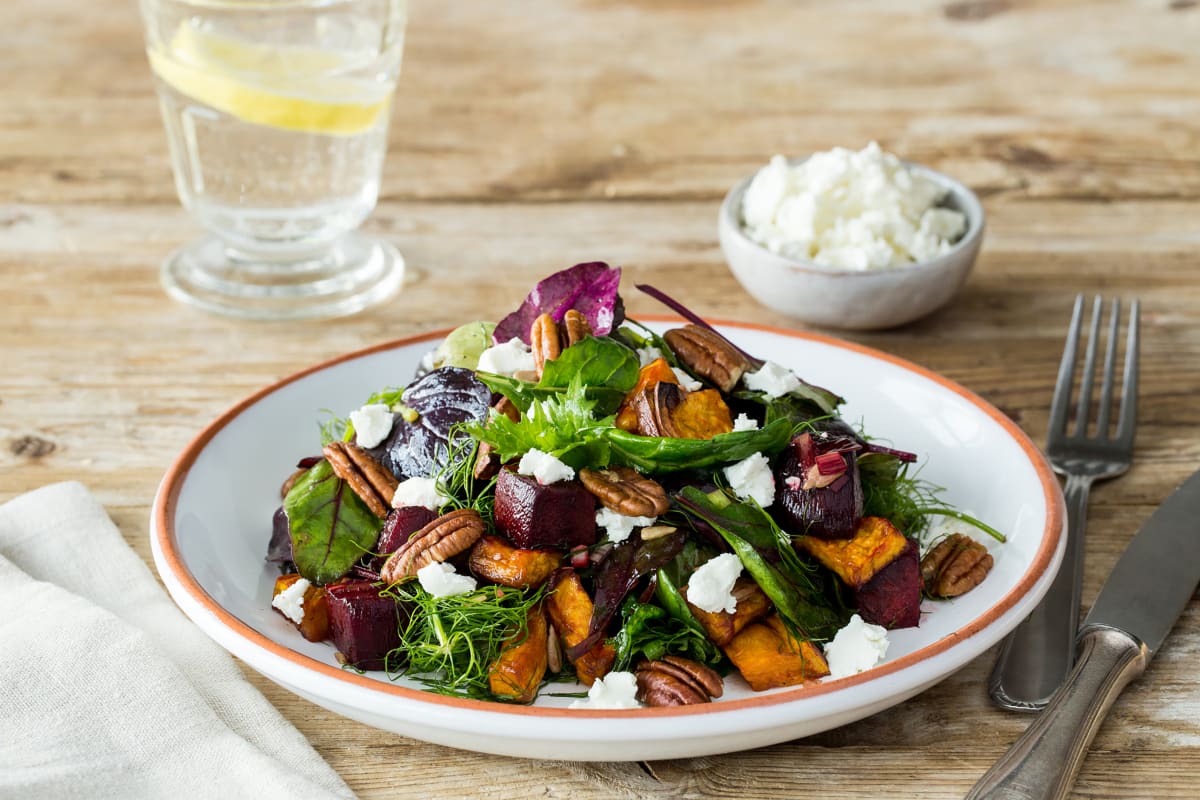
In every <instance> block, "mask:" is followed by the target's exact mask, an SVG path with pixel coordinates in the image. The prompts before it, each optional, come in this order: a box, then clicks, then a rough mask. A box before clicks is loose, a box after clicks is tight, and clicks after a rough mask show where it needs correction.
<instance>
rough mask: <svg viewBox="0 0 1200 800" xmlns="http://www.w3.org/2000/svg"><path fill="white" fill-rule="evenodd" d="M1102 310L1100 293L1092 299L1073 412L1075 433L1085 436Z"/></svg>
mask: <svg viewBox="0 0 1200 800" xmlns="http://www.w3.org/2000/svg"><path fill="white" fill-rule="evenodd" d="M1103 311H1104V306H1103V301H1102V300H1101V299H1100V295H1096V297H1095V299H1094V300H1092V324H1091V326H1090V327H1089V329H1088V343H1087V354H1086V355H1085V356H1084V357H1083V377H1081V378H1080V379H1079V407H1078V409H1077V410H1076V412H1075V435H1076V436H1078V437H1079V438H1081V439H1082V438H1084V437H1085V436H1087V424H1088V417H1089V416H1091V410H1092V384H1093V383H1095V382H1096V340H1097V339H1099V338H1100V314H1101V313H1102V312H1103Z"/></svg>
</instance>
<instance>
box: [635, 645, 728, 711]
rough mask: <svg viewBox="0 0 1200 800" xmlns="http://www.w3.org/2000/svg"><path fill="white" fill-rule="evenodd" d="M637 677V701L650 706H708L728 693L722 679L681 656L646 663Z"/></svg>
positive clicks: (639, 666) (665, 657) (637, 673)
mask: <svg viewBox="0 0 1200 800" xmlns="http://www.w3.org/2000/svg"><path fill="white" fill-rule="evenodd" d="M635 673H636V675H637V686H638V693H637V698H638V699H639V700H641V701H642V702H643V703H645V704H646V705H648V706H690V705H694V704H696V703H708V702H711V701H712V698H714V697H720V696H721V695H722V694H723V693H724V686H723V684H722V682H721V676H720V675H718V674H717V673H716V672H715V671H713V670H712V669H710V668H709V667H706V666H705V665H703V664H698V663H696V662H695V661H692V660H690V659H687V658H680V657H679V656H663V657H662V658H661V659H659V660H657V661H643V662H642V663H641V664H639V665H638V667H637V669H636V670H635Z"/></svg>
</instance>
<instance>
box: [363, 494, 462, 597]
mask: <svg viewBox="0 0 1200 800" xmlns="http://www.w3.org/2000/svg"><path fill="white" fill-rule="evenodd" d="M484 530H485V526H484V523H483V519H482V518H481V517H480V516H479V512H478V511H476V510H475V509H473V508H460V509H458V510H457V511H451V512H450V513H449V514H443V515H442V516H440V517H438V518H437V519H435V520H434V521H433V522H430V523H429V524H428V525H426V526H425V527H424V528H421V530H419V531H417V532H416V533H414V534H412V535H411V536H409V537H408V541H407V542H405V543H404V544H403V545H401V547H400V549H399V550H397V551H396V552H394V553H392V554H391V555H390V556H388V560H387V561H385V562H384V564H383V569H381V570H380V571H379V575H380V577H381V578H383V580H384V581H386V582H387V583H396V582H397V581H401V580H404V579H405V578H412V577H415V576H416V574H417V570H419V569H421V568H422V567H427V566H429V565H430V564H433V563H441V562H443V561H446V560H447V559H450V558H453V557H454V556H456V555H458V554H459V553H462V552H465V551H466V550H468V549H470V548H471V547H472V546H473V545H474V544H475V542H477V541H479V537H481V536H483V532H484Z"/></svg>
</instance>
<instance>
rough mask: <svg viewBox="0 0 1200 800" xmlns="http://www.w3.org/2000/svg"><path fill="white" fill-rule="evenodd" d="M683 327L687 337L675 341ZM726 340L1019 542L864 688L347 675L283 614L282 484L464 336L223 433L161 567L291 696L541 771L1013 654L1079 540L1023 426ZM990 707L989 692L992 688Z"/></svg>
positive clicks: (795, 347)
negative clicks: (277, 520)
mask: <svg viewBox="0 0 1200 800" xmlns="http://www.w3.org/2000/svg"><path fill="white" fill-rule="evenodd" d="M656 327H658V328H659V329H663V328H665V327H668V326H667V325H664V324H661V323H660V324H657V325H656ZM721 327H722V330H723V331H724V332H725V333H726V334H727V335H728V336H729V337H730V338H731V339H732V340H734V341H735V342H737V343H738V344H739V345H740V346H742V347H743V348H745V349H746V350H747V351H749V352H752V353H754V354H755V355H757V356H759V357H761V358H768V359H771V360H773V361H778V362H780V363H783V364H786V365H788V366H790V367H792V368H794V369H795V370H796V371H797V373H798V374H799V375H801V376H802V377H803V378H805V379H806V380H808V381H810V382H813V383H817V384H820V385H823V386H827V387H829V388H831V389H833V390H834V391H836V392H838V393H840V394H841V395H843V396H844V397H845V398H846V405H845V407H844V411H843V415H844V417H845V418H846V419H847V420H848V421H850V422H858V421H860V420H861V421H862V422H863V423H864V424H865V428H866V430H867V431H868V432H869V433H870V434H871V435H873V436H877V437H881V438H886V439H889V440H891V441H892V442H893V443H894V444H895V446H897V447H902V448H904V449H906V450H912V451H916V452H917V453H918V454H919V455H920V456H921V462H922V464H923V465H924V466H923V470H922V472H921V475H922V477H924V478H927V479H929V480H931V481H933V482H934V483H937V484H938V485H940V486H943V487H945V490H946V491H945V497H946V499H948V500H949V501H950V502H952V503H953V504H955V505H956V506H957V507H959V508H961V509H964V510H969V511H970V512H971V513H973V514H975V515H976V516H978V517H979V518H981V519H984V520H987V521H988V522H990V523H991V524H993V525H994V526H995V527H997V528H999V529H1000V530H1002V531H1004V532H1005V533H1006V534H1008V542H1007V544H1003V545H996V544H990V545H989V546H990V548H991V551H992V553H993V555H994V557H995V566H994V568H993V569H992V572H991V574H990V575H989V576H988V578H987V580H985V581H984V582H983V584H981V585H980V586H979V587H978V588H976V589H975V590H974V591H972V592H970V593H968V594H966V595H964V596H963V597H961V598H958V599H957V600H953V601H949V602H940V603H931V602H926V603H925V604H924V606H923V609H922V610H923V611H924V612H927V613H923V614H922V619H921V625H920V627H918V628H913V629H908V630H901V631H894V632H892V633H891V635H890V639H891V646H890V648H889V650H888V654H887V660H886V661H885V662H884V663H883V664H882V665H880V666H879V667H877V668H875V669H873V670H870V671H868V672H865V673H862V674H859V675H857V676H854V677H852V678H844V679H841V680H836V681H832V680H827V681H824V682H821V683H817V684H814V685H810V686H803V687H793V688H788V689H778V690H773V691H768V692H760V693H755V692H751V691H750V690H749V689H748V688H747V687H746V686H745V684H744V683H742V682H741V680H740V678H738V677H736V676H731V677H730V678H729V679H727V681H726V684H727V690H726V694H725V696H724V697H723V698H722V699H721V700H719V701H718V702H715V703H712V704H706V705H703V706H689V707H683V708H647V709H638V710H633V711H571V710H568V709H566V708H565V706H566V705H567V703H568V702H569V700H568V699H565V698H552V697H543V698H541V699H539V701H538V703H537V705H535V706H532V707H521V706H510V705H503V704H501V703H488V702H480V701H474V700H463V699H458V698H448V697H443V696H440V695H435V694H430V693H428V692H424V691H421V690H420V689H419V688H416V685H415V684H412V683H409V682H408V681H406V680H399V681H395V682H393V681H390V680H388V679H387V678H386V676H384V675H383V674H382V673H368V674H366V675H359V674H356V673H354V672H351V671H348V670H343V669H340V668H339V667H338V665H337V663H336V662H335V661H334V658H333V648H332V646H331V645H328V644H312V643H309V642H306V641H305V640H304V639H302V638H301V637H300V635H299V634H298V633H297V632H296V631H295V629H294V628H292V626H291V625H290V624H289V623H287V622H286V621H285V620H284V619H283V618H282V617H281V616H280V615H279V614H277V613H275V612H273V611H272V610H271V607H270V606H271V603H270V600H271V586H272V581H273V578H274V575H275V572H274V570H273V568H270V567H269V566H268V565H267V564H266V563H265V562H264V560H263V558H264V554H265V552H266V547H267V540H268V539H269V537H270V533H271V514H272V512H273V511H274V509H275V507H276V506H277V505H278V504H279V495H278V491H279V484H280V482H281V481H282V480H283V478H284V477H286V476H287V474H288V473H289V472H290V471H291V469H292V468H293V466H294V464H295V462H296V461H297V460H298V459H299V458H301V457H303V456H306V455H312V454H313V453H315V452H318V450H319V447H318V437H317V420H318V418H319V416H320V412H319V409H337V410H339V411H342V412H344V411H346V410H349V409H353V408H356V407H357V406H358V405H359V404H360V403H361V402H362V401H363V399H364V398H365V397H366V396H367V395H368V394H370V393H371V392H372V391H374V390H376V389H379V388H381V387H383V386H388V385H393V386H394V385H403V384H404V383H406V382H407V381H408V380H409V378H410V376H411V375H412V374H413V370H414V369H415V367H416V364H417V361H418V359H419V358H420V357H421V355H423V354H424V353H425V352H426V351H427V350H429V349H430V347H431V346H432V344H433V343H434V342H436V340H438V339H439V338H440V337H441V336H443V335H445V332H444V331H443V332H438V333H433V334H429V335H426V336H422V337H418V338H415V339H408V340H404V341H399V342H392V343H389V344H384V345H380V346H377V347H373V348H370V349H367V350H363V351H360V352H357V353H351V354H349V355H346V356H343V357H341V358H338V359H335V360H333V361H330V362H327V363H325V364H320V365H318V366H316V367H313V368H311V369H308V370H305V371H303V372H300V373H298V374H296V375H293V376H292V377H290V378H286V379H284V380H282V381H280V382H279V383H277V384H275V385H274V386H270V387H268V388H266V389H263V390H262V391H260V392H258V393H257V394H255V395H253V396H251V397H249V398H247V399H246V400H244V401H243V402H241V403H239V404H238V405H237V406H235V407H234V408H232V409H230V410H229V411H228V412H226V413H225V414H223V415H222V416H221V417H220V418H219V419H217V420H216V421H215V422H213V423H212V424H211V425H210V426H209V427H207V428H206V429H205V430H204V431H203V432H201V433H200V435H199V436H197V437H196V439H195V440H194V441H193V442H192V443H191V444H190V445H188V447H187V449H186V450H184V452H183V453H182V454H181V455H180V456H179V458H178V459H177V460H176V462H175V463H174V464H173V465H172V466H171V468H170V470H168V472H167V474H166V476H165V477H164V478H163V482H162V485H161V486H160V487H159V491H158V496H157V497H156V498H155V502H154V510H153V514H152V519H151V542H152V545H153V550H154V560H155V563H156V564H157V566H158V570H159V574H160V575H162V578H163V581H164V582H165V583H166V586H167V589H168V590H169V591H170V592H171V595H172V596H173V597H174V598H175V601H176V602H177V603H178V604H179V606H180V607H181V608H182V609H183V610H184V612H185V613H186V614H187V615H188V616H189V617H191V619H192V620H193V621H195V623H196V624H197V625H199V626H200V628H201V629H202V630H204V631H205V632H206V633H207V634H208V635H209V636H211V637H212V638H213V639H215V640H216V641H217V642H218V643H220V644H221V645H222V646H223V647H225V648H226V649H228V650H229V651H230V652H231V653H233V654H234V655H236V656H237V657H238V658H240V659H242V660H243V661H245V662H246V663H247V664H249V665H250V666H251V667H253V668H254V669H256V670H258V671H259V672H261V673H262V674H263V675H266V676H267V677H268V678H270V679H271V680H273V681H275V682H277V683H279V684H280V685H282V686H284V687H286V688H288V689H290V690H291V691H293V692H295V693H296V694H298V695H300V696H301V697H305V698H307V699H309V700H311V701H312V702H314V703H317V704H318V705H321V706H324V707H325V708H328V709H330V710H332V711H335V712H337V713H339V714H344V715H345V716H347V717H351V718H353V719H357V720H360V721H362V722H365V723H367V724H368V725H374V726H376V727H379V728H383V729H385V730H389V731H395V732H396V733H401V734H404V735H406V736H412V737H414V738H417V739H423V740H426V741H430V742H436V743H439V744H444V745H450V746H452V747H460V748H464V749H468V750H477V751H481V752H487V753H498V754H502V755H514V756H523V757H527V758H556V759H578V760H597V761H599V760H604V761H615V760H634V759H662V758H679V757H689V756H702V755H709V754H713V753H724V752H731V751H735V750H745V749H749V748H753V747H760V746H763V745H769V744H774V743H777V742H782V741H787V740H789V739H795V738H798V737H801V736H808V735H810V734H814V733H818V732H820V731H824V730H828V729H830V728H833V727H836V726H838V725H843V724H845V723H848V722H852V721H854V720H857V719H861V718H863V717H866V716H868V715H870V714H873V713H875V712H877V711H880V710H882V709H884V708H887V707H889V706H892V705H895V704H897V703H899V702H901V701H903V700H905V699H907V698H909V697H911V696H913V695H914V694H917V693H918V692H920V691H922V690H924V689H926V688H928V687H929V686H931V685H932V684H934V683H936V682H937V681H939V680H941V679H943V678H945V677H946V676H947V675H949V674H950V673H952V672H954V671H955V670H957V669H959V668H960V667H962V666H963V665H965V664H966V663H967V662H969V661H971V660H972V659H973V658H975V657H976V656H978V655H979V654H980V653H982V652H983V651H984V650H986V649H987V648H988V647H990V646H991V645H993V644H995V643H996V642H998V641H999V640H1000V639H1001V638H1003V637H1004V635H1005V634H1006V633H1008V632H1009V631H1010V630H1012V628H1013V627H1015V626H1016V625H1017V623H1018V622H1020V621H1021V620H1022V619H1023V618H1024V617H1025V616H1026V615H1027V614H1028V613H1029V612H1030V611H1031V610H1032V608H1033V606H1034V605H1035V604H1036V603H1037V602H1038V600H1039V599H1040V598H1041V597H1042V595H1043V594H1045V592H1046V590H1047V588H1048V587H1049V584H1050V581H1051V579H1052V578H1053V576H1054V572H1055V571H1056V570H1057V569H1058V564H1059V561H1060V560H1061V558H1062V552H1063V547H1064V543H1065V540H1066V537H1065V536H1064V535H1063V526H1064V521H1065V514H1064V512H1063V501H1062V494H1061V492H1060V491H1059V488H1058V482H1057V480H1056V479H1055V478H1054V475H1053V473H1052V472H1051V470H1050V468H1049V466H1048V465H1047V463H1046V461H1045V459H1044V458H1043V456H1042V455H1041V453H1040V451H1039V450H1038V449H1037V448H1036V447H1035V446H1034V445H1033V443H1032V442H1030V440H1029V439H1028V438H1027V437H1026V436H1025V434H1024V433H1022V432H1021V430H1020V429H1019V428H1018V427H1017V426H1016V425H1014V424H1013V423H1012V422H1011V421H1010V420H1009V419H1008V418H1007V417H1005V416H1004V415H1003V414H1001V413H1000V412H999V411H997V410H996V409H995V408H993V407H992V406H990V405H988V404H987V403H986V402H984V401H983V400H982V399H980V398H979V397H976V396H975V395H973V394H971V393H970V392H968V391H966V390H965V389H963V388H962V387H960V386H958V385H956V384H954V383H951V382H950V381H948V380H946V379H945V378H942V377H939V376H938V375H935V374H934V373H932V372H929V371H928V370H925V369H922V368H921V367H918V366H915V365H913V364H911V363H908V362H905V361H902V360H900V359H897V358H894V357H892V356H889V355H886V354H884V353H881V352H878V351H875V350H870V349H868V348H865V347H860V346H858V345H853V344H848V343H846V342H841V341H838V340H835V339H830V338H826V337H821V336H814V335H810V334H801V333H796V332H792V331H784V330H776V329H768V328H762V327H755V326H749V325H742V324H732V323H731V324H724V325H722V326H721ZM979 691H980V692H982V691H984V688H983V687H982V686H980V687H979Z"/></svg>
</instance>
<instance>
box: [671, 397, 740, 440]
mask: <svg viewBox="0 0 1200 800" xmlns="http://www.w3.org/2000/svg"><path fill="white" fill-rule="evenodd" d="M671 424H673V425H674V426H675V430H676V432H677V433H678V434H679V437H680V438H681V439H711V438H713V437H714V436H716V435H718V434H722V433H729V432H730V431H732V430H733V417H731V416H730V414H729V406H727V405H725V401H724V400H723V399H722V398H721V393H720V392H718V391H717V390H716V389H704V390H703V391H699V392H689V393H688V394H686V395H684V397H683V399H682V400H680V401H679V405H677V406H675V408H674V409H673V410H672V411H671Z"/></svg>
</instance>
